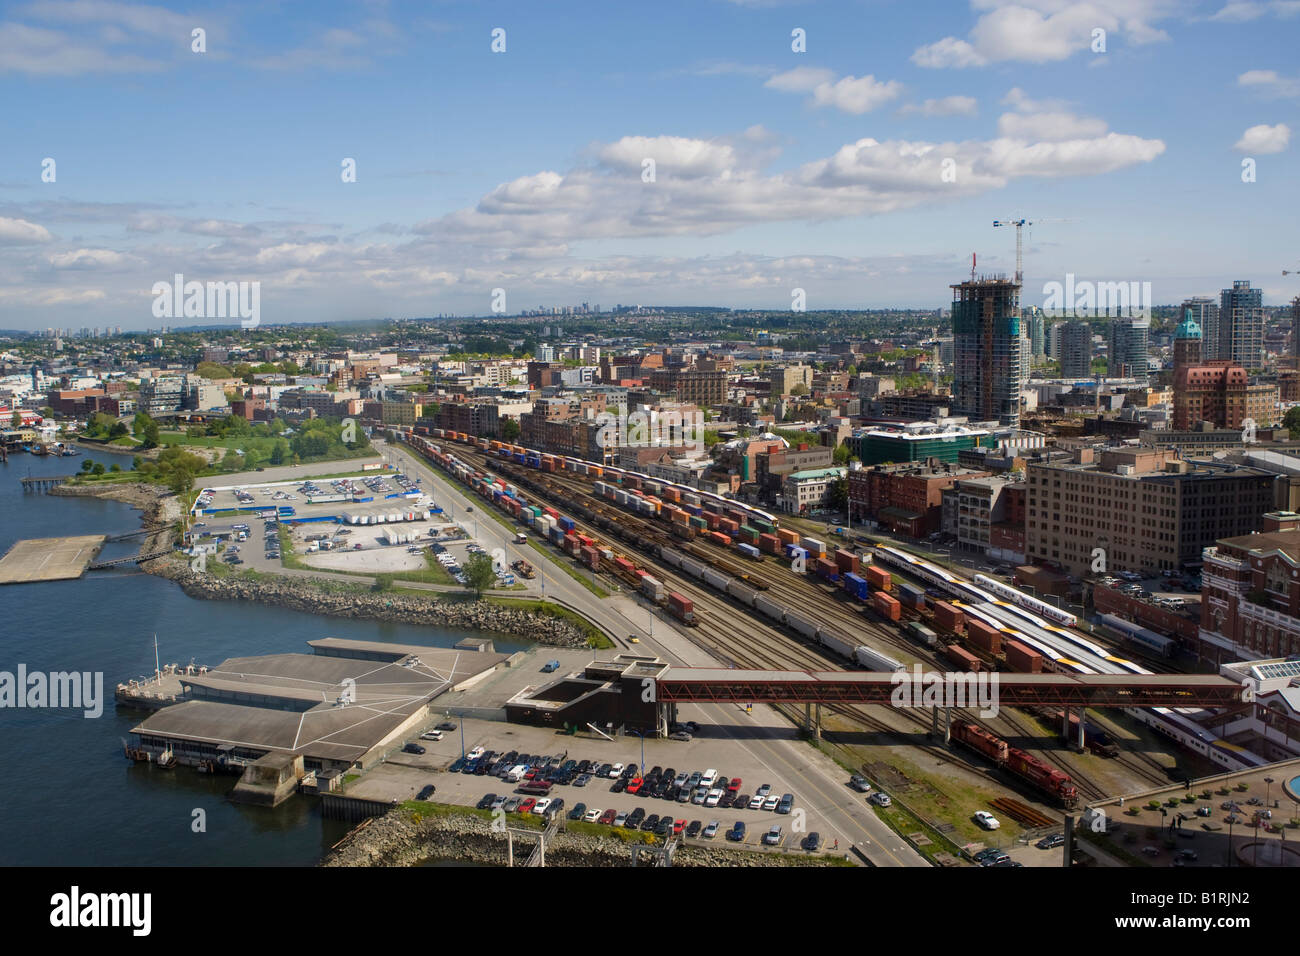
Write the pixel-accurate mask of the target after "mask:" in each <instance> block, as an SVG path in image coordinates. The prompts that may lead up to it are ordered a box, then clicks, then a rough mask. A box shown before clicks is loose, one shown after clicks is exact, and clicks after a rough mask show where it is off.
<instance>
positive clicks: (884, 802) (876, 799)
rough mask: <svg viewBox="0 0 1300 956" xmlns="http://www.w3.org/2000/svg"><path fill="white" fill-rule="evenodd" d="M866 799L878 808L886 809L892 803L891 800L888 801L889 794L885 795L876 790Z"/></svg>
mask: <svg viewBox="0 0 1300 956" xmlns="http://www.w3.org/2000/svg"><path fill="white" fill-rule="evenodd" d="M867 799H868V800H870V801H871V802H872V803H874V804H875V805H876V806H878V807H887V806H889V805H890V804H892V803H893V802H894V801H893V800H891V799H889V794H887V793H885V792H884V791H882V790H877V791H876V792H875V793H873V794H872V795H871V796H870V797H868V798H867Z"/></svg>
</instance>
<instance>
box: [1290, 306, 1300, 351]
mask: <svg viewBox="0 0 1300 956" xmlns="http://www.w3.org/2000/svg"><path fill="white" fill-rule="evenodd" d="M1291 354H1292V355H1294V356H1296V358H1300V295H1298V296H1296V297H1295V298H1294V299H1292V300H1291ZM1297 364H1298V365H1300V363H1297Z"/></svg>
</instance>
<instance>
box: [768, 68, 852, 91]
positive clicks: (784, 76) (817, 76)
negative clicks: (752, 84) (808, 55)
mask: <svg viewBox="0 0 1300 956" xmlns="http://www.w3.org/2000/svg"><path fill="white" fill-rule="evenodd" d="M834 78H835V74H834V73H832V72H831V71H830V70H827V69H825V68H823V67H816V66H799V67H795V68H794V69H793V70H787V71H786V72H784V73H778V74H777V75H776V76H774V77H772V78H771V79H769V80H768V81H767V82H766V83H764V84H763V85H764V86H766V87H768V88H769V89H773V90H780V91H781V92H783V93H810V92H812V91H813V90H815V89H816V88H817V87H819V86H821V85H822V84H823V83H829V82H830V81H831V80H833V79H834Z"/></svg>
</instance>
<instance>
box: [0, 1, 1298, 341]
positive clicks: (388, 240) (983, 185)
mask: <svg viewBox="0 0 1300 956" xmlns="http://www.w3.org/2000/svg"><path fill="white" fill-rule="evenodd" d="M1056 7H1057V5H1056V4H1054V3H1049V2H1047V0H1033V2H1022V3H1020V4H1017V5H1015V6H1014V7H1013V6H1012V5H1010V4H1007V3H1002V2H1000V0H978V2H975V3H973V4H970V5H967V4H965V3H947V4H945V5H944V9H945V11H946V16H945V17H943V18H930V19H929V20H928V21H927V20H922V19H921V18H916V17H912V16H909V15H908V13H907V10H906V8H905V7H904V6H903V5H900V4H896V3H879V4H850V3H841V4H830V5H826V6H822V5H805V4H798V3H791V4H780V3H773V4H764V5H752V4H746V3H726V2H716V3H709V4H703V5H700V6H699V8H698V10H697V9H696V8H695V7H692V8H691V12H692V27H691V28H690V29H688V30H683V29H681V28H680V26H676V25H674V21H673V18H672V17H670V16H665V17H664V18H663V19H662V20H657V21H656V22H653V23H649V24H647V23H644V22H642V20H643V18H641V17H639V16H637V15H635V14H634V13H630V12H629V13H624V12H620V11H608V10H603V9H600V8H599V7H597V6H595V5H590V6H585V7H579V8H577V9H575V10H573V12H572V13H571V15H570V16H568V17H566V18H561V19H559V20H557V19H555V18H551V17H548V16H547V15H545V14H543V13H539V12H537V11H534V10H529V9H528V8H527V7H525V6H522V5H520V6H518V7H511V6H505V7H502V8H499V9H496V10H493V11H490V12H484V11H479V10H477V9H475V8H473V7H471V6H468V5H464V4H456V3H447V4H440V5H437V6H434V7H432V8H426V7H417V6H415V5H413V4H401V3H396V4H371V5H368V7H367V11H366V13H367V15H363V16H362V17H360V18H354V17H351V16H347V17H345V16H343V15H342V12H341V11H338V10H334V9H331V8H328V7H327V8H325V9H324V10H323V11H322V12H321V13H322V22H321V23H320V24H319V25H317V26H303V25H301V24H298V23H296V22H295V21H294V20H293V18H291V17H290V16H288V15H287V14H285V13H283V12H277V11H274V10H271V11H262V10H259V9H256V8H241V7H236V8H232V9H231V10H228V11H225V12H222V13H221V14H212V13H209V12H207V11H204V10H201V9H199V8H193V9H189V8H186V9H182V8H180V7H179V6H174V7H172V8H169V9H164V8H162V7H156V6H144V5H132V4H124V3H65V2H53V0H47V2H36V3H30V4H24V5H20V6H14V7H11V8H9V9H7V10H6V11H5V13H4V14H3V15H0V84H3V86H4V87H5V88H6V91H7V93H8V94H9V95H7V97H6V99H7V100H8V101H9V102H10V103H11V104H13V105H12V107H11V115H10V121H11V123H10V125H11V127H12V129H13V131H14V134H15V135H13V136H11V137H9V138H8V139H7V141H6V143H4V144H0V312H2V313H3V315H4V318H3V320H0V325H4V326H6V327H10V328H18V329H28V330H40V329H44V328H48V327H55V326H58V327H74V328H80V327H82V326H89V327H96V326H101V327H102V326H116V325H121V326H123V327H124V328H125V329H127V330H142V329H145V328H151V327H157V326H158V325H159V324H160V323H159V321H158V320H157V319H156V318H155V317H154V316H153V314H152V312H151V305H152V303H153V301H154V295H153V294H152V292H151V290H152V288H153V286H154V285H155V284H156V283H159V282H166V281H170V280H171V277H172V276H173V274H176V273H184V274H186V275H187V276H193V277H194V278H195V279H197V280H199V281H204V282H214V281H216V282H258V283H260V287H261V296H262V299H261V301H262V308H261V318H262V320H263V321H266V322H268V323H271V322H286V323H300V322H312V321H356V320H367V319H374V318H382V317H386V316H387V317H393V318H418V317H427V316H432V315H436V314H439V313H455V314H460V315H473V314H489V313H491V312H492V311H493V306H494V305H495V304H496V298H495V296H494V290H498V289H499V290H502V293H503V295H502V297H503V299H504V303H503V305H504V308H503V310H502V311H503V313H504V314H517V313H518V312H520V311H521V310H524V309H532V308H536V307H537V306H538V304H541V303H547V302H573V303H577V302H579V301H582V300H586V301H589V302H603V303H613V302H623V303H637V302H641V303H646V302H652V303H656V304H662V305H701V306H727V307H735V308H739V309H746V308H764V309H784V308H790V307H791V304H792V301H793V300H794V298H795V290H797V289H802V290H803V291H804V300H805V305H806V308H807V309H809V310H810V311H816V310H819V309H841V308H864V309H869V308H886V307H897V308H916V309H930V308H946V307H947V306H948V304H949V302H950V299H949V298H948V293H949V288H948V287H949V286H950V285H951V284H952V283H953V282H956V281H960V279H961V278H962V277H963V276H964V275H965V274H967V273H968V272H969V268H970V256H971V253H972V252H974V253H976V255H977V257H978V268H979V271H980V272H981V273H1004V274H1007V275H1011V274H1013V272H1014V269H1015V255H1014V247H1015V243H1014V235H1013V234H1011V231H1010V230H995V229H993V228H992V221H993V220H994V219H1006V218H1008V217H1009V216H1024V217H1025V218H1027V219H1029V220H1030V221H1031V222H1034V221H1035V220H1038V221H1039V222H1040V224H1039V225H1036V226H1030V227H1028V228H1027V230H1026V237H1025V288H1024V290H1023V293H1022V297H1021V300H1022V304H1024V305H1026V306H1029V305H1041V304H1042V300H1043V297H1044V296H1043V294H1042V291H1041V290H1042V289H1043V287H1044V285H1045V284H1046V283H1049V282H1053V281H1055V282H1060V281H1062V280H1063V279H1064V278H1065V276H1066V275H1067V273H1070V274H1075V275H1077V276H1078V277H1079V278H1080V279H1086V280H1092V281H1099V282H1103V281H1142V282H1149V283H1151V285H1152V287H1153V290H1154V296H1155V299H1156V300H1157V301H1163V302H1171V303H1173V302H1178V301H1181V300H1183V299H1186V298H1191V297H1194V296H1207V295H1214V296H1217V295H1218V293H1219V291H1220V290H1222V289H1224V288H1230V287H1231V285H1232V282H1233V281H1234V280H1235V279H1238V278H1241V277H1246V278H1249V279H1250V280H1251V281H1252V284H1253V285H1257V286H1258V287H1260V288H1261V289H1262V292H1263V302H1264V304H1265V305H1266V306H1277V305H1283V304H1285V303H1287V302H1289V301H1290V300H1291V298H1292V297H1293V296H1294V295H1295V294H1296V292H1297V291H1300V284H1297V283H1296V281H1295V280H1294V279H1291V278H1289V277H1283V276H1281V275H1280V271H1281V270H1282V269H1284V268H1293V267H1295V266H1296V265H1297V264H1300V257H1297V256H1296V255H1294V254H1290V253H1284V252H1279V251H1278V250H1279V249H1284V248H1285V239H1286V232H1285V229H1286V226H1287V225H1288V223H1287V221H1286V217H1285V210H1287V209H1291V208H1295V207H1296V200H1297V199H1300V194H1298V190H1297V186H1296V184H1295V182H1294V177H1290V176H1284V175H1281V173H1282V171H1283V170H1284V169H1286V168H1287V166H1286V162H1287V159H1288V153H1289V136H1290V129H1291V126H1293V125H1294V122H1295V120H1294V116H1295V107H1296V102H1297V99H1300V79H1297V78H1294V77H1290V76H1289V75H1288V70H1289V69H1290V61H1291V57H1290V56H1289V51H1288V49H1287V44H1286V42H1285V33H1286V31H1285V29H1284V27H1285V25H1286V24H1287V23H1295V22H1296V14H1297V12H1300V11H1298V10H1297V9H1296V5H1295V4H1281V3H1272V4H1268V3H1259V4H1250V3H1244V4H1243V3H1232V4H1228V5H1227V6H1224V5H1222V4H1215V3H1181V4H1180V3H1167V2H1158V0H1143V2H1138V3H1118V2H1111V0H1106V2H1099V3H1094V4H1091V5H1086V6H1084V7H1083V8H1082V9H1083V10H1084V11H1086V12H1084V13H1080V12H1079V9H1072V10H1070V11H1067V12H1059V11H1057V9H1056ZM683 9H684V8H683ZM1016 11H1021V12H1020V13H1016ZM845 23H850V24H853V23H860V24H861V25H862V29H860V30H855V29H846V28H845V26H844V24H845ZM498 28H500V29H503V30H505V35H504V37H496V38H494V35H493V31H494V30H495V29H498ZM195 29H202V30H203V31H205V32H204V33H203V35H202V43H201V44H200V43H199V40H198V39H196V38H195V37H194V36H193V31H194V30H195ZM1097 30H1103V31H1105V32H1104V36H1103V37H1102V39H1101V42H1102V43H1103V44H1104V52H1102V51H1100V50H1097V46H1098V38H1097V35H1096V31H1097ZM798 31H801V32H802V35H800V34H799V32H798ZM254 37H256V38H257V39H256V40H254V39H253V38H254ZM883 38H888V40H887V42H886V41H885V40H884V39H883ZM498 41H500V42H503V43H504V47H505V48H504V51H503V52H493V49H492V47H493V44H494V42H498ZM801 43H802V44H803V48H804V49H805V51H806V52H796V51H795V49H794V48H795V47H798V46H799V45H800V44H801ZM196 45H201V46H202V47H203V52H195V49H194V48H195V46H196ZM643 62H644V63H647V64H649V65H648V66H646V67H644V68H637V66H636V64H639V63H643ZM1188 62H1196V63H1197V64H1198V68H1197V69H1196V70H1195V71H1193V70H1189V69H1187V68H1186V67H1185V66H1184V64H1185V63H1188ZM629 63H631V64H633V66H629ZM593 80H595V82H593ZM1134 89H1141V90H1142V93H1143V95H1142V96H1141V97H1134V96H1132V92H1133V90H1134ZM435 91H436V92H435ZM559 103H563V108H557V104H559ZM125 104H129V105H125ZM1225 117H1230V119H1225ZM647 159H653V160H654V161H655V164H654V178H653V181H644V180H645V178H646V177H647V170H648V167H647V165H646V163H645V161H646V160H647ZM1246 159H1250V160H1253V161H1254V163H1255V168H1254V174H1255V179H1254V181H1253V182H1244V181H1243V173H1244V170H1243V168H1242V162H1243V160H1246ZM46 160H53V161H54V162H53V164H52V165H51V166H49V168H48V170H47V164H46ZM348 160H352V161H354V162H355V167H354V168H355V179H356V181H355V182H345V181H344V179H345V178H347V176H348V175H350V171H349V167H348V164H347V161H348ZM947 160H952V163H951V165H949V166H945V162H946V161H947ZM946 171H948V172H950V173H951V176H946V175H945V173H946ZM50 173H52V174H53V181H52V182H51V181H42V176H43V175H47V176H48V175H49V174H50ZM1046 220H1057V221H1055V222H1050V221H1046ZM1061 220H1064V221H1061ZM1223 222H1230V223H1231V225H1232V228H1231V229H1224V228H1222V226H1221V225H1219V224H1221V223H1223ZM1189 238H1190V239H1191V241H1189ZM178 318H179V317H178ZM169 324H172V325H180V324H182V323H181V322H177V321H175V320H172V322H171V323H169ZM184 324H206V323H205V321H204V319H203V318H202V317H199V318H195V319H191V320H190V321H187V322H185V323H184Z"/></svg>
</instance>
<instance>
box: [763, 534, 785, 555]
mask: <svg viewBox="0 0 1300 956" xmlns="http://www.w3.org/2000/svg"><path fill="white" fill-rule="evenodd" d="M758 549H759V550H760V551H766V552H767V553H768V554H780V553H781V539H780V538H778V537H777V536H776V535H774V534H760V535H759V536H758Z"/></svg>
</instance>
